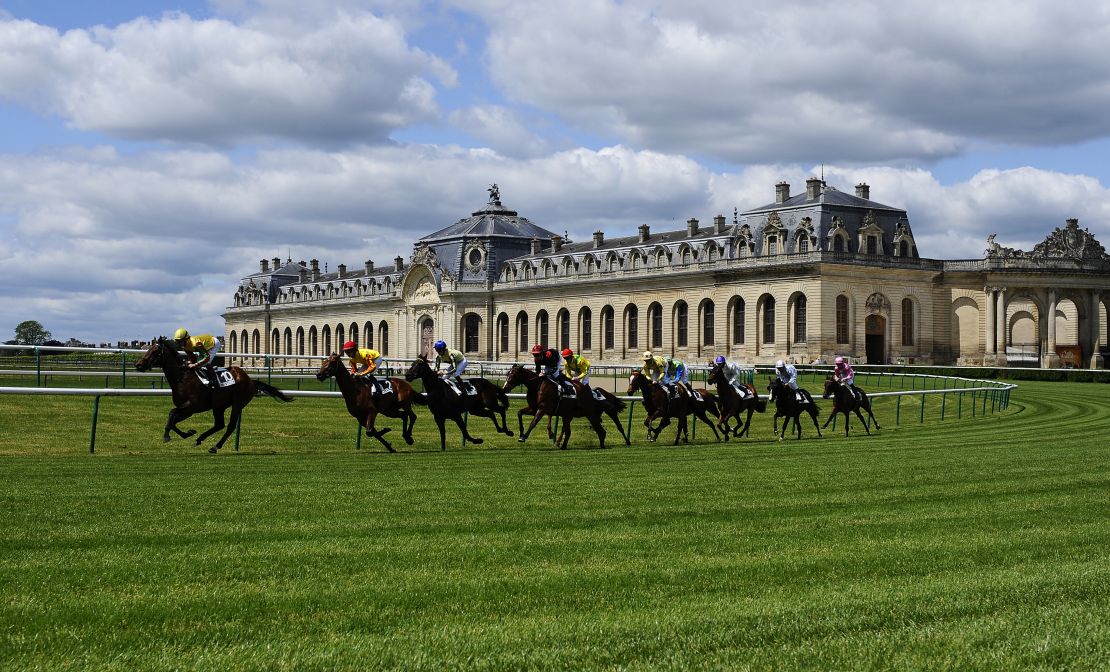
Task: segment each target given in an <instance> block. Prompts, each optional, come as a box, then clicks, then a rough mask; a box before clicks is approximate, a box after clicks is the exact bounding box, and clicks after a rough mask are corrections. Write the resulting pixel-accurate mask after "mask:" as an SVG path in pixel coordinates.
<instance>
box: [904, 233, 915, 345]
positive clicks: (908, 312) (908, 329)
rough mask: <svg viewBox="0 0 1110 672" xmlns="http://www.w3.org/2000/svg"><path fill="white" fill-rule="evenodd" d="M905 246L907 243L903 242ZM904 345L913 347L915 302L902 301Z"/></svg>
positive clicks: (909, 300)
mask: <svg viewBox="0 0 1110 672" xmlns="http://www.w3.org/2000/svg"><path fill="white" fill-rule="evenodd" d="M902 244H903V245H905V244H906V243H905V241H902ZM902 345H913V300H912V299H902Z"/></svg>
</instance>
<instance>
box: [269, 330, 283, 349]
mask: <svg viewBox="0 0 1110 672" xmlns="http://www.w3.org/2000/svg"><path fill="white" fill-rule="evenodd" d="M270 354H271V355H280V354H281V332H280V331H278V330H277V329H276V328H275V329H274V330H273V331H271V332H270Z"/></svg>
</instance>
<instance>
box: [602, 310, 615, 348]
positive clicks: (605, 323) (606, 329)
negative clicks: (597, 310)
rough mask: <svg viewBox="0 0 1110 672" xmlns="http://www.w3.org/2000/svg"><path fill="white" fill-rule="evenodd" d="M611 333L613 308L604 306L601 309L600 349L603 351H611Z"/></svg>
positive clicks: (612, 330) (612, 331)
mask: <svg viewBox="0 0 1110 672" xmlns="http://www.w3.org/2000/svg"><path fill="white" fill-rule="evenodd" d="M613 333H614V329H613V307H612V306H605V307H604V308H602V309H601V334H602V336H601V347H602V348H603V349H606V350H612V349H613Z"/></svg>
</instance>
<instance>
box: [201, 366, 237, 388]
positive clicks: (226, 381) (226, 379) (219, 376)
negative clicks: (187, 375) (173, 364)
mask: <svg viewBox="0 0 1110 672" xmlns="http://www.w3.org/2000/svg"><path fill="white" fill-rule="evenodd" d="M215 369H216V383H217V385H219V386H220V387H231V386H232V385H234V384H235V377H234V376H232V375H231V372H230V371H228V370H227V369H225V368H223V367H219V366H217V367H215ZM193 370H194V371H196V372H197V378H200V382H202V383H204V384H205V385H207V386H208V387H212V383H211V381H209V380H208V371H207V370H206V369H205V368H204V367H203V366H198V367H197V368H195V369H193Z"/></svg>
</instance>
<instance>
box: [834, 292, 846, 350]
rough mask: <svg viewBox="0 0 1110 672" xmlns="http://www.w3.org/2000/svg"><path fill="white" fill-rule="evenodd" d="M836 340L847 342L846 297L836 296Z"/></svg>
mask: <svg viewBox="0 0 1110 672" xmlns="http://www.w3.org/2000/svg"><path fill="white" fill-rule="evenodd" d="M836 342H837V343H847V342H848V297H846V296H844V295H843V294H841V295H839V296H837V297H836Z"/></svg>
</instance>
